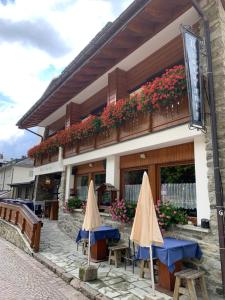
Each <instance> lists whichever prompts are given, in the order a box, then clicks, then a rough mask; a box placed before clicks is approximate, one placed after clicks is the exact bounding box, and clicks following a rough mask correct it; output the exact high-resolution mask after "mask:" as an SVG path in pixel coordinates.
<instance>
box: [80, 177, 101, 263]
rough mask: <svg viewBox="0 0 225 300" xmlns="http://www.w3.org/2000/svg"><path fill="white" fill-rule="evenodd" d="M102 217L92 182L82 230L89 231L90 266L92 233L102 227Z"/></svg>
mask: <svg viewBox="0 0 225 300" xmlns="http://www.w3.org/2000/svg"><path fill="white" fill-rule="evenodd" d="M101 223H102V222H101V217H100V213H99V210H98V205H97V201H96V198H95V192H94V184H93V180H91V182H90V185H89V189H88V196H87V205H86V212H85V216H84V222H83V226H82V229H83V230H86V231H89V235H88V265H90V247H91V243H90V240H91V231H92V230H94V229H96V228H97V227H99V226H100V225H101Z"/></svg>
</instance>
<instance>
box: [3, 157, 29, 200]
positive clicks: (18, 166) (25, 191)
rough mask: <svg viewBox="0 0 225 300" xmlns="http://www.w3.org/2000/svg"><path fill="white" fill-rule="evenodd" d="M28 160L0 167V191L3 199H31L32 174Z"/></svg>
mask: <svg viewBox="0 0 225 300" xmlns="http://www.w3.org/2000/svg"><path fill="white" fill-rule="evenodd" d="M33 165H34V163H33V160H31V159H30V158H25V159H20V160H15V161H10V162H8V163H6V164H4V165H2V166H1V167H0V191H5V192H6V191H8V193H7V194H6V193H4V194H2V197H4V198H21V199H29V200H32V199H33V192H34V173H33Z"/></svg>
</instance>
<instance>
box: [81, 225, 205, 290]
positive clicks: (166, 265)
mask: <svg viewBox="0 0 225 300" xmlns="http://www.w3.org/2000/svg"><path fill="white" fill-rule="evenodd" d="M87 238H88V231H85V230H82V229H81V230H80V231H79V232H78V235H77V238H76V242H77V243H78V244H79V243H80V242H82V243H84V244H82V245H85V246H82V247H84V248H82V249H85V250H82V253H83V254H84V255H86V256H87V255H88V253H87V248H88V239H87ZM90 240H91V262H92V263H99V262H102V261H105V262H107V261H108V265H109V266H112V265H113V266H115V268H118V267H122V268H124V270H125V271H126V270H127V269H128V267H129V269H130V268H131V267H132V273H133V274H134V273H135V272H134V270H136V271H137V270H138V272H137V273H138V274H139V276H140V278H149V277H150V256H149V248H147V247H140V246H138V245H136V244H135V243H131V242H130V241H122V240H120V233H119V230H118V229H117V228H112V227H110V226H100V227H99V228H97V229H96V230H94V231H93V232H91V237H90ZM112 241H113V244H114V245H113V246H112ZM163 242H164V245H163V246H156V245H153V247H152V249H153V261H154V263H153V265H154V278H155V280H156V281H157V282H156V283H157V287H158V288H159V289H164V290H167V291H173V290H174V286H175V274H176V273H177V272H179V271H181V270H182V269H183V268H184V265H183V261H184V260H185V259H187V258H188V259H189V261H191V259H194V260H196V259H197V260H200V259H201V257H202V252H201V249H200V247H199V245H198V243H196V242H194V241H188V240H180V239H175V238H170V237H166V238H163Z"/></svg>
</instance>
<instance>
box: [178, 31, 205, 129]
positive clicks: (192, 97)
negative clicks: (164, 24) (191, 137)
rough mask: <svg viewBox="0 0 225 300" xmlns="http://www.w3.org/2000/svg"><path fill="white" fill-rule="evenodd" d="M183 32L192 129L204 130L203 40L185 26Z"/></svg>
mask: <svg viewBox="0 0 225 300" xmlns="http://www.w3.org/2000/svg"><path fill="white" fill-rule="evenodd" d="M181 31H182V35H183V44H184V57H185V69H186V78H187V90H188V100H189V109H190V114H191V117H190V118H191V119H190V127H192V128H193V127H194V128H199V129H204V103H203V95H202V86H203V84H202V82H203V76H202V72H201V68H200V44H201V39H200V38H199V37H198V36H196V35H195V34H194V33H193V32H192V31H191V30H190V29H188V28H186V27H184V26H182V27H181Z"/></svg>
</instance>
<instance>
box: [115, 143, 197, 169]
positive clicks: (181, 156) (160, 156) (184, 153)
mask: <svg viewBox="0 0 225 300" xmlns="http://www.w3.org/2000/svg"><path fill="white" fill-rule="evenodd" d="M141 153H144V154H145V159H142V158H140V153H135V154H131V155H126V156H122V157H121V158H120V168H121V169H126V168H135V167H136V168H137V167H145V166H148V165H157V164H165V163H177V162H187V161H194V144H193V143H187V144H181V145H176V146H172V147H166V148H161V149H156V150H151V151H146V152H141Z"/></svg>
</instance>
